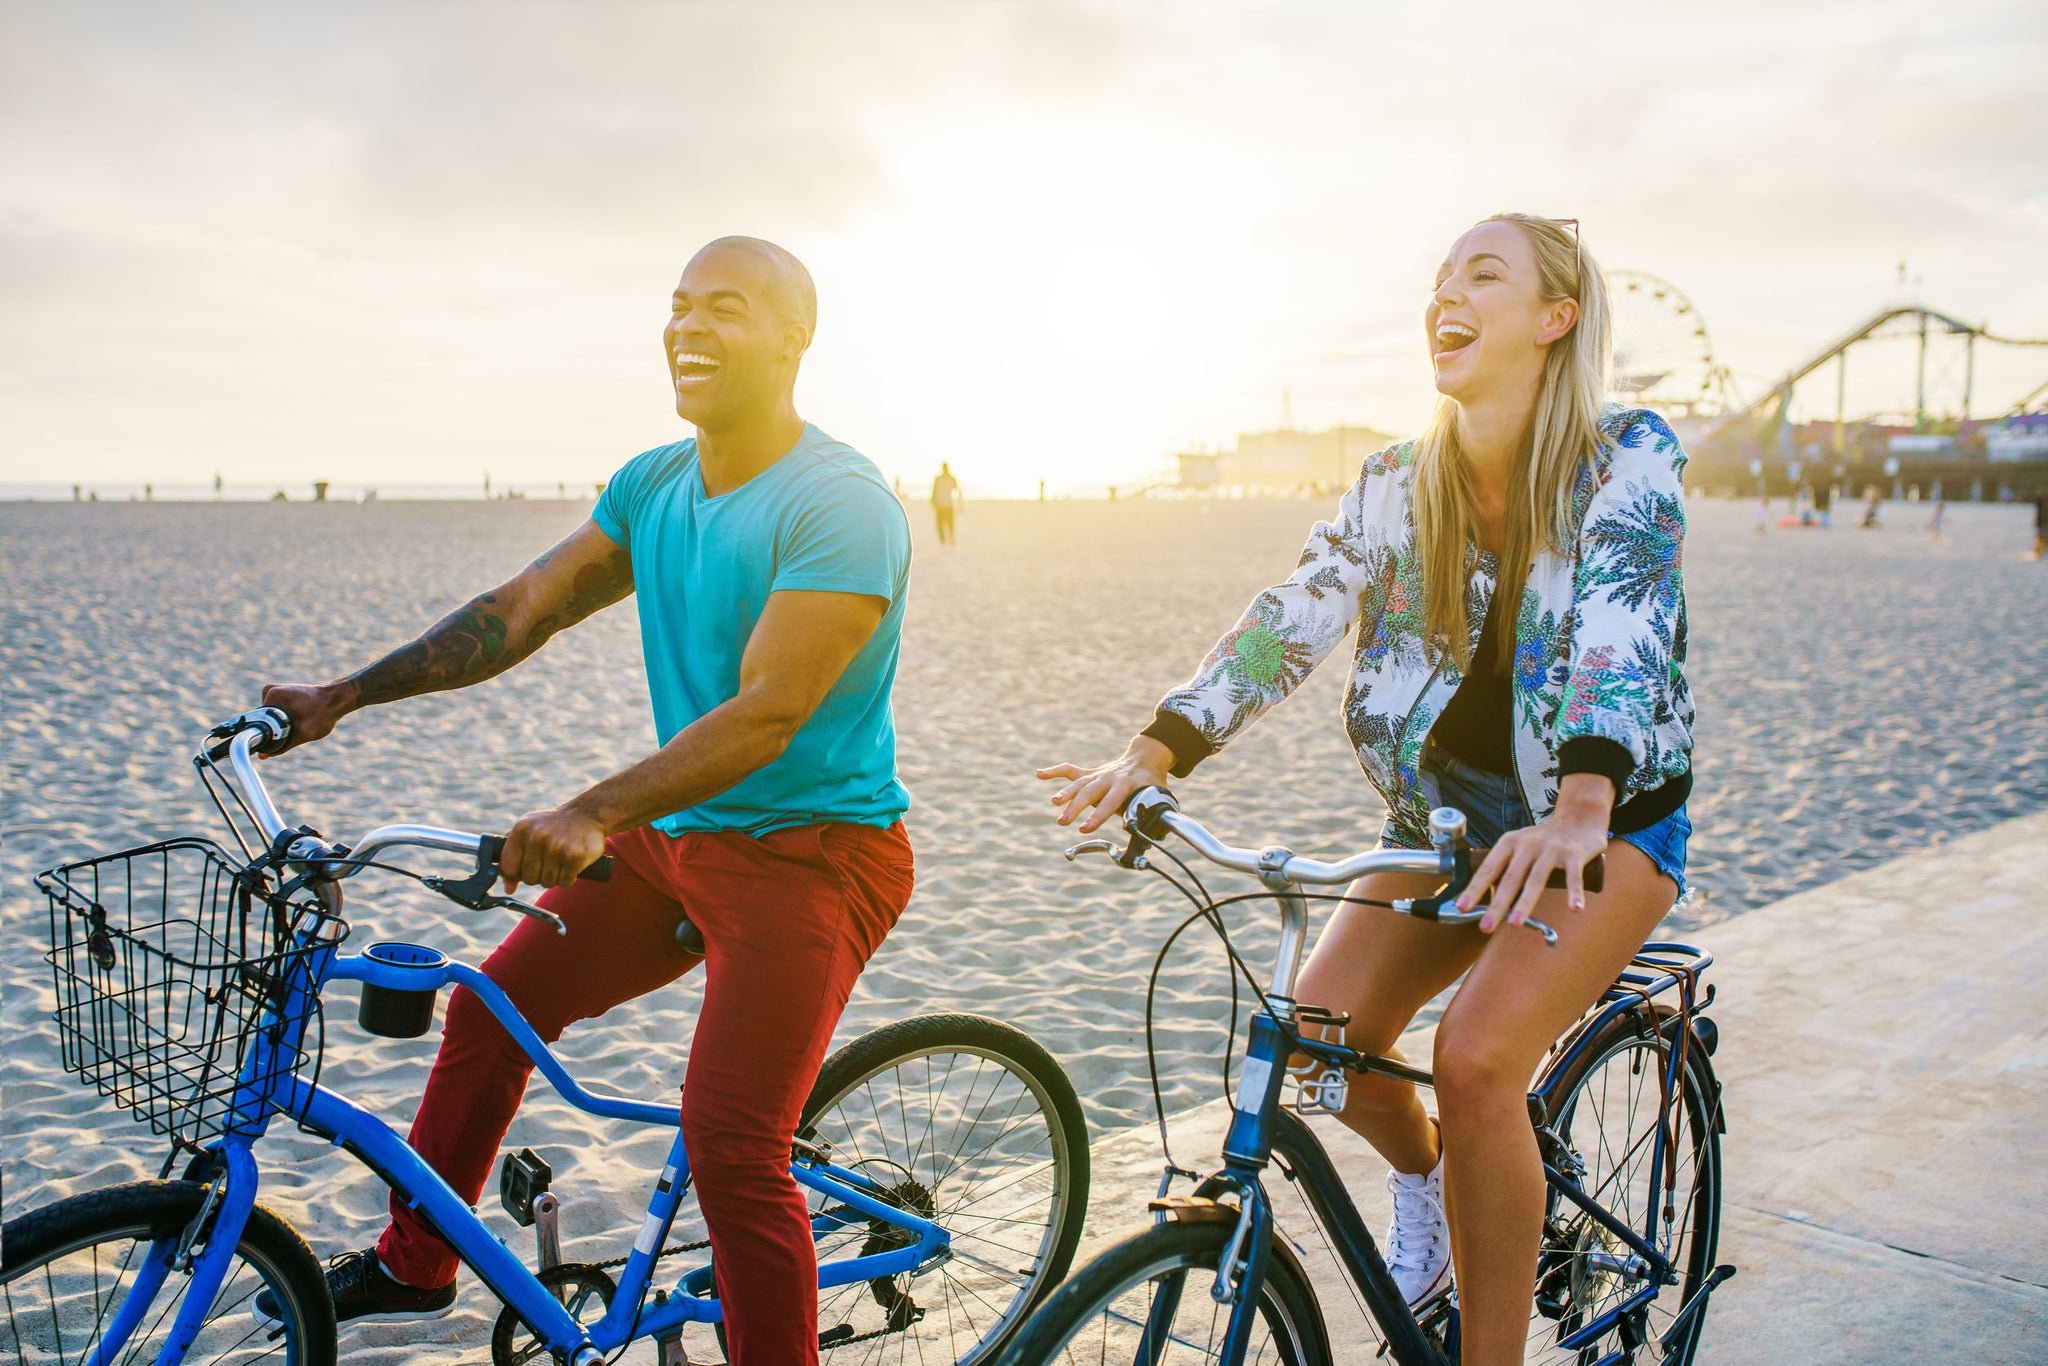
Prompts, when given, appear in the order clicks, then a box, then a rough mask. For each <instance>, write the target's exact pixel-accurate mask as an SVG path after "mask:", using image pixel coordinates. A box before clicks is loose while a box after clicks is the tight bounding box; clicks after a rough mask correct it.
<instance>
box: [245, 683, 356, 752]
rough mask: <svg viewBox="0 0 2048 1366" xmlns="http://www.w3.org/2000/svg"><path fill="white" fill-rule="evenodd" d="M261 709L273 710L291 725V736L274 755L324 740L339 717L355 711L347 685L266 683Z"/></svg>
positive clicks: (353, 690)
mask: <svg viewBox="0 0 2048 1366" xmlns="http://www.w3.org/2000/svg"><path fill="white" fill-rule="evenodd" d="M263 705H264V706H266V707H276V708H277V709H278V710H279V711H281V712H283V713H284V714H285V716H286V718H287V719H289V720H290V721H291V723H292V733H291V735H290V736H289V737H287V738H286V740H285V743H284V746H283V748H281V749H279V750H277V751H276V753H278V754H283V753H284V752H285V751H286V750H292V749H297V748H298V747H299V746H300V745H305V744H311V743H312V742H313V741H315V740H319V739H324V738H325V737H326V736H327V735H328V733H329V732H331V731H332V730H333V729H334V727H335V726H336V725H337V724H338V723H339V722H340V721H341V718H342V717H344V716H347V715H348V714H349V713H350V712H352V711H354V710H355V688H354V686H353V685H351V684H347V683H328V684H325V685H318V686H316V685H313V684H307V683H266V684H264V685H263Z"/></svg>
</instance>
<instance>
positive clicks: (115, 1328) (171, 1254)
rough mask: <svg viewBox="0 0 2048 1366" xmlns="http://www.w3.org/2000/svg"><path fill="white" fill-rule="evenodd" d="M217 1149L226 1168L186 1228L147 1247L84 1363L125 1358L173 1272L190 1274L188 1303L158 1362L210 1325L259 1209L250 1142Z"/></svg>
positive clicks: (180, 1353)
mask: <svg viewBox="0 0 2048 1366" xmlns="http://www.w3.org/2000/svg"><path fill="white" fill-rule="evenodd" d="M218 1151H219V1153H220V1156H221V1157H222V1159H223V1160H224V1161H225V1163H226V1167H225V1170H223V1171H222V1172H220V1173H218V1174H217V1175H216V1176H215V1177H214V1180H213V1185H212V1187H211V1188H210V1189H209V1191H208V1193H207V1198H206V1201H205V1202H204V1203H203V1204H202V1205H201V1206H200V1207H199V1212H198V1213H197V1214H195V1215H194V1216H193V1217H192V1220H191V1222H190V1223H188V1224H187V1225H186V1226H185V1227H184V1228H182V1229H180V1230H179V1231H178V1232H177V1233H175V1234H173V1235H171V1236H170V1237H167V1238H159V1239H158V1240H157V1241H155V1242H153V1243H151V1244H150V1245H149V1250H148V1251H147V1252H145V1253H144V1254H143V1256H142V1265H141V1267H140V1268H139V1269H137V1271H136V1273H135V1281H134V1283H133V1284H132V1285H130V1286H129V1287H128V1293H127V1294H126V1295H125V1296H123V1297H122V1300H121V1307H120V1308H119V1309H117V1310H115V1311H114V1317H113V1318H112V1319H110V1320H108V1322H107V1326H106V1328H105V1329H104V1330H103V1331H102V1332H101V1334H100V1340H99V1345H98V1346H96V1347H95V1348H94V1349H93V1353H92V1355H91V1356H89V1357H87V1358H86V1360H85V1362H84V1363H83V1366H109V1363H111V1362H113V1361H116V1360H118V1359H119V1358H120V1357H121V1355H122V1353H123V1352H124V1351H125V1350H126V1349H127V1346H128V1339H129V1338H130V1337H131V1336H132V1335H133V1334H134V1332H135V1330H136V1329H137V1328H138V1327H140V1326H141V1324H142V1320H143V1318H144V1316H145V1315H147V1314H148V1313H149V1310H150V1307H151V1306H152V1305H154V1304H155V1303H156V1299H157V1296H158V1295H160V1294H162V1293H163V1289H164V1283H165V1282H166V1281H168V1280H169V1279H170V1276H171V1273H173V1272H177V1273H179V1274H181V1275H183V1276H185V1277H186V1278H187V1282H188V1284H187V1285H186V1289H185V1302H184V1303H183V1304H181V1305H179V1306H178V1316H177V1318H175V1319H173V1320H172V1321H171V1332H170V1336H169V1337H168V1338H167V1339H166V1340H165V1342H164V1346H163V1350H162V1351H161V1352H159V1353H158V1355H157V1361H158V1362H159V1363H162V1364H163V1366H175V1363H177V1362H179V1361H182V1360H184V1358H185V1353H186V1351H187V1350H189V1349H190V1348H191V1346H192V1342H193V1340H194V1339H195V1338H197V1337H198V1336H199V1330H200V1329H201V1328H202V1327H204V1326H205V1324H206V1315H207V1311H208V1310H210V1309H212V1308H213V1301H214V1299H215V1297H216V1296H218V1295H219V1294H220V1288H221V1284H222V1282H224V1281H225V1280H226V1279H227V1273H228V1267H229V1265H230V1264H231V1263H232V1262H233V1261H234V1258H235V1248H236V1247H237V1246H238V1245H239V1244H240V1243H241V1241H242V1229H243V1228H244V1227H245V1226H246V1225H247V1224H248V1222H249V1212H250V1211H251V1210H253V1209H254V1208H255V1207H256V1179H257V1177H256V1159H255V1158H254V1157H253V1156H252V1155H251V1154H250V1152H249V1144H248V1141H247V1140H245V1139H229V1140H228V1141H227V1142H226V1143H224V1144H222V1145H221V1147H220V1148H219V1149H218ZM202 1243H203V1246H202ZM195 1248H198V1249H199V1252H198V1255H197V1256H194V1255H193V1250H194V1249H195Z"/></svg>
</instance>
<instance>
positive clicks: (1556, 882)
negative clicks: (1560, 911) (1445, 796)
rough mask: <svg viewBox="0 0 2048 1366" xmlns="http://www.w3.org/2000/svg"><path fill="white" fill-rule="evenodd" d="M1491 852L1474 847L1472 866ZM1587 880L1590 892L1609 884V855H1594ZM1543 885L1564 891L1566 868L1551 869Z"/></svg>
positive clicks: (1556, 890) (1587, 870)
mask: <svg viewBox="0 0 2048 1366" xmlns="http://www.w3.org/2000/svg"><path fill="white" fill-rule="evenodd" d="M1489 852H1490V851H1489V850H1485V849H1474V850H1473V851H1472V866H1473V867H1474V868H1477V867H1478V866H1479V865H1480V864H1481V863H1483V862H1484V861H1485V859H1486V855H1487V854H1488V853H1489ZM1585 882H1586V890H1587V891H1589V892H1597V891H1599V890H1601V889H1602V888H1603V887H1605V886H1606V885H1607V855H1605V854H1595V855H1593V861H1592V862H1591V863H1588V864H1587V865H1586V876H1585ZM1543 885H1544V886H1545V887H1547V888H1549V889H1550V890H1551V891H1553V892H1561V891H1563V890H1564V885H1565V884H1564V869H1562V868H1553V869H1551V870H1550V877H1549V878H1548V879H1547V880H1545V882H1544V884H1543Z"/></svg>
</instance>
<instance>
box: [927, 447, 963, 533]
mask: <svg viewBox="0 0 2048 1366" xmlns="http://www.w3.org/2000/svg"><path fill="white" fill-rule="evenodd" d="M959 508H960V481H959V480H958V479H955V478H954V477H953V467H952V466H951V465H949V464H947V463H946V462H945V461H943V460H941V461H940V462H939V477H938V478H936V479H934V480H932V511H933V512H935V513H937V514H938V518H939V544H940V545H958V544H959V541H958V540H957V539H956V538H955V535H954V531H953V514H954V513H955V512H957V511H958V510H959Z"/></svg>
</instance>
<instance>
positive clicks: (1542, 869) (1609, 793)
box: [1458, 773, 1614, 934]
mask: <svg viewBox="0 0 2048 1366" xmlns="http://www.w3.org/2000/svg"><path fill="white" fill-rule="evenodd" d="M1613 815H1614V784H1613V783H1612V782H1611V781H1610V780H1608V779H1607V778H1604V777H1601V776H1600V775H1599V774H1597V773H1573V774H1570V775H1569V776H1567V777H1566V778H1565V780H1564V783H1563V785H1562V788H1561V790H1560V791H1559V792H1558V796H1557V809H1556V810H1554V811H1552V812H1551V813H1550V815H1548V816H1546V817H1545V818H1544V819H1542V820H1540V821H1538V822H1537V823H1536V824H1534V825H1531V826H1526V827H1524V828H1523V829H1520V830H1510V831H1508V832H1507V833H1506V834H1505V835H1502V836H1501V837H1500V843H1498V844H1496V845H1494V846H1493V849H1492V850H1491V851H1490V852H1489V853H1488V854H1487V856H1486V861H1485V862H1484V863H1481V864H1480V865H1479V867H1478V869H1477V870H1476V871H1474V872H1473V874H1472V881H1471V882H1470V883H1469V884H1467V885H1466V888H1465V891H1464V893H1463V894H1462V895H1460V896H1459V897H1458V909H1459V910H1461V911H1469V910H1471V909H1472V908H1473V907H1474V906H1476V905H1478V904H1479V898H1480V897H1481V896H1484V895H1485V894H1486V889H1487V888H1488V887H1492V888H1493V889H1494V891H1493V896H1492V898H1491V899H1490V900H1489V901H1488V903H1487V908H1486V916H1485V918H1484V919H1482V920H1481V921H1480V922H1479V928H1480V929H1481V930H1482V931H1484V932H1486V933H1487V934H1492V933H1493V931H1494V930H1495V929H1497V928H1498V927H1499V926H1500V924H1501V922H1502V921H1503V920H1505V921H1506V922H1507V923H1508V924H1510V925H1519V924H1521V923H1522V922H1523V921H1525V920H1527V919H1528V918H1529V917H1530V916H1531V915H1532V914H1534V913H1535V910H1536V902H1537V900H1538V899H1539V898H1540V897H1542V895H1543V889H1544V887H1545V885H1546V884H1547V883H1548V882H1549V881H1550V874H1551V872H1552V871H1553V870H1555V869H1559V868H1562V869H1563V870H1564V895H1565V904H1566V905H1568V906H1570V907H1571V908H1572V909H1573V910H1575V911H1583V910H1585V909H1586V865H1587V864H1588V863H1591V862H1592V861H1593V859H1594V858H1595V857H1597V856H1598V855H1600V854H1604V853H1606V852H1607V822H1608V820H1609V819H1610V818H1611V817H1612V816H1613ZM1503 907H1505V908H1506V909H1505V910H1503V909H1502V908H1503Z"/></svg>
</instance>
